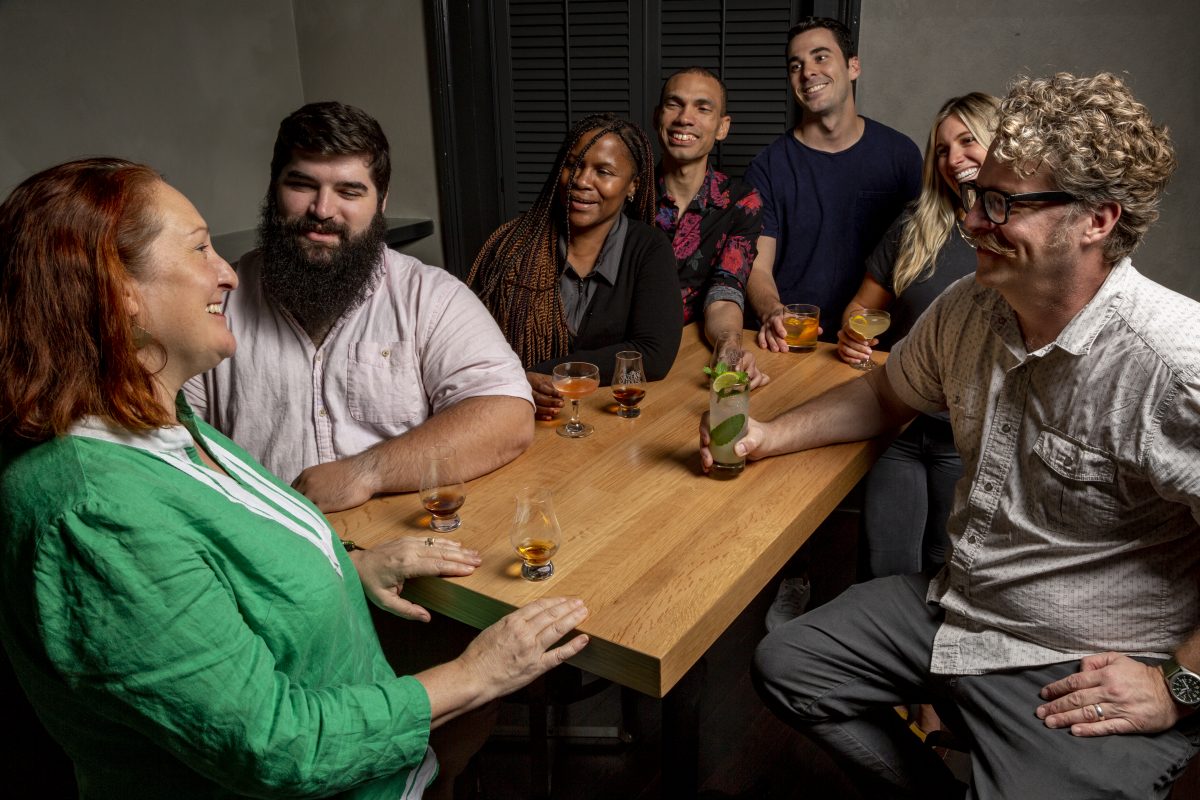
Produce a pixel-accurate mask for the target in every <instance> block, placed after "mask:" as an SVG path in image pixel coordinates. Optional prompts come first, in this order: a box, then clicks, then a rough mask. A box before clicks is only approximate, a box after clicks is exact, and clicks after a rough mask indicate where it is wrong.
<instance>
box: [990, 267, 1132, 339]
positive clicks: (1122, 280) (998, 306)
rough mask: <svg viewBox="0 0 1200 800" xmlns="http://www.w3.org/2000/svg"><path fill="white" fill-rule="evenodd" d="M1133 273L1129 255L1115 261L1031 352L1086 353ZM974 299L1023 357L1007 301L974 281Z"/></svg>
mask: <svg viewBox="0 0 1200 800" xmlns="http://www.w3.org/2000/svg"><path fill="white" fill-rule="evenodd" d="M1135 274H1136V273H1135V271H1134V268H1133V263H1132V262H1131V261H1130V260H1129V258H1128V257H1126V258H1123V259H1121V260H1120V261H1119V262H1117V265H1116V266H1115V267H1113V268H1112V270H1110V271H1109V273H1108V277H1106V278H1105V279H1104V283H1103V284H1101V285H1100V289H1099V290H1097V292H1096V294H1095V295H1094V296H1093V297H1092V299H1091V300H1089V301H1088V302H1087V305H1085V306H1084V307H1083V308H1081V309H1080V310H1079V313H1077V314H1076V315H1075V316H1074V317H1072V318H1071V321H1070V322H1068V323H1067V325H1066V327H1064V328H1063V329H1062V331H1060V332H1059V334H1058V336H1057V337H1055V339H1054V341H1052V342H1050V343H1049V344H1046V345H1044V346H1043V347H1041V348H1040V349H1038V350H1035V351H1034V353H1037V354H1040V355H1045V354H1046V353H1048V352H1049V351H1050V350H1051V349H1053V348H1057V349H1060V350H1065V351H1066V352H1068V353H1070V354H1071V355H1076V356H1080V355H1086V354H1087V353H1088V352H1089V351H1090V350H1091V348H1092V343H1093V342H1095V340H1096V337H1097V336H1099V335H1100V331H1101V330H1103V329H1104V326H1105V325H1107V324H1108V321H1109V320H1110V319H1112V316H1113V314H1115V313H1116V310H1117V307H1118V306H1119V305H1120V304H1121V301H1122V299H1123V298H1124V295H1125V292H1126V290H1127V288H1128V286H1129V281H1130V280H1132V278H1133V276H1134V275H1135ZM974 301H975V304H976V305H977V306H978V307H979V308H980V309H981V310H982V311H983V312H984V313H987V314H988V315H989V316H990V317H991V327H992V330H993V331H994V332H995V333H996V335H998V336H999V337H1000V338H1001V339H1003V340H1004V342H1005V344H1006V345H1007V346H1008V348H1009V350H1011V351H1012V352H1013V354H1014V355H1017V357H1018V359H1019V360H1024V358H1025V355H1026V350H1025V342H1024V340H1023V339H1022V338H1021V328H1020V326H1019V325H1018V324H1017V315H1016V313H1015V312H1014V311H1013V310H1012V306H1010V305H1009V304H1008V301H1006V300H1005V299H1004V297H1003V296H1002V295H1001V294H1000V293H999V292H997V291H995V290H994V289H988V288H985V287H982V286H978V285H976V293H975V296H974Z"/></svg>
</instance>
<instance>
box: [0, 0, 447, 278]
mask: <svg viewBox="0 0 1200 800" xmlns="http://www.w3.org/2000/svg"><path fill="white" fill-rule="evenodd" d="M335 10H336V13H335ZM0 75H2V76H3V80H0V197H4V196H7V194H8V193H9V191H11V190H12V188H13V187H14V186H15V185H16V184H17V183H19V182H20V181H21V180H23V179H24V178H26V177H28V176H29V175H30V174H32V173H34V172H36V171H38V170H40V169H43V168H45V167H48V166H51V165H53V164H57V163H60V162H62V161H67V160H69V159H73V158H79V157H82V156H88V155H115V156H122V157H125V158H130V159H133V160H135V161H144V162H146V163H148V164H150V165H151V166H153V167H155V168H157V169H159V170H160V171H162V172H164V173H165V174H166V176H167V180H168V181H169V182H170V183H171V184H173V185H174V186H175V187H176V188H178V189H179V190H180V191H182V192H183V193H184V194H185V195H187V196H188V197H189V198H190V199H191V200H192V202H193V203H195V205H196V207H197V208H198V209H199V210H200V213H201V214H202V215H204V217H205V219H207V220H208V223H209V226H210V227H211V229H212V231H213V233H214V234H222V233H229V232H232V231H236V230H241V229H245V228H253V227H254V226H255V225H256V224H257V220H258V209H259V205H260V203H261V201H262V197H263V194H264V193H265V191H266V188H267V180H268V177H269V162H270V158H271V146H272V143H273V142H274V140H275V132H276V130H277V128H278V126H279V121H280V120H281V119H282V118H283V117H284V116H286V115H287V114H288V113H290V112H291V111H293V110H294V109H296V108H298V107H299V106H301V105H303V104H304V103H305V102H310V101H313V100H327V99H339V100H344V101H347V102H351V103H355V104H357V105H361V106H362V107H363V108H365V109H366V110H367V111H369V112H371V113H372V114H374V115H375V116H376V117H378V118H379V120H380V122H381V123H382V124H383V127H384V130H385V131H386V132H387V134H388V137H389V138H390V140H391V143H392V152H393V161H394V162H395V163H394V166H393V175H392V186H391V190H390V191H389V201H388V214H389V216H418V217H429V218H432V219H434V220H435V222H436V219H437V216H438V215H437V183H436V168H435V163H434V155H433V152H434V151H433V133H432V126H433V121H432V117H433V115H432V111H431V109H430V106H429V89H428V85H427V84H428V77H427V75H428V70H427V67H426V64H425V49H424V26H423V22H422V17H421V0H352V2H340V3H339V2H333V0H254V2H244V1H243V0H179V1H178V2H176V1H174V0H173V1H172V2H154V0H104V1H103V2H84V1H83V0H0ZM404 249H406V250H408V251H409V252H413V253H414V254H416V255H418V257H421V258H423V259H425V260H427V261H429V262H430V263H434V264H438V263H441V244H440V241H439V240H438V237H437V235H435V236H433V237H429V238H428V239H426V240H422V241H421V242H417V243H414V244H413V245H410V246H409V247H407V248H404ZM223 255H226V256H228V257H230V258H234V257H236V256H237V255H240V254H238V253H224V254H223Z"/></svg>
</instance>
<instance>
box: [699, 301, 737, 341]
mask: <svg viewBox="0 0 1200 800" xmlns="http://www.w3.org/2000/svg"><path fill="white" fill-rule="evenodd" d="M742 319H743V315H742V309H741V307H739V306H738V304H737V303H735V302H733V301H732V300H714V301H713V302H711V303H709V304H708V308H706V309H704V338H706V339H708V343H709V345H710V346H712V347H714V348H715V347H716V346H717V342H719V341H720V340H721V338H722V337H724V336H734V337H736V338H737V341H738V346H739V347H740V346H741V341H742Z"/></svg>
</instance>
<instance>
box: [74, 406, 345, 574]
mask: <svg viewBox="0 0 1200 800" xmlns="http://www.w3.org/2000/svg"><path fill="white" fill-rule="evenodd" d="M67 433H68V434H69V435H71V436H81V437H84V438H88V439H96V440H99V441H104V442H111V443H113V444H121V445H125V446H127V447H133V448H136V449H138V450H141V451H143V452H146V453H149V454H150V455H152V456H155V457H156V458H159V459H161V460H162V461H164V462H166V463H167V464H170V465H171V466H173V467H175V468H176V469H178V470H179V471H181V472H183V473H184V474H185V475H187V476H188V477H190V478H192V479H193V480H196V481H197V482H199V483H201V484H203V485H205V486H207V487H209V488H210V489H213V490H214V491H216V492H218V493H220V494H221V495H223V496H224V497H225V498H226V499H228V500H229V501H231V502H234V503H237V504H238V505H241V506H243V507H245V508H246V509H248V510H249V511H251V512H253V513H254V514H257V515H258V516H260V517H264V518H266V519H270V520H272V521H273V522H276V523H278V524H280V525H282V526H283V527H285V528H287V529H288V530H290V531H292V533H295V534H296V535H298V536H300V537H301V538H303V539H305V540H306V541H308V542H309V544H311V545H313V546H314V547H316V548H317V549H318V550H320V551H321V552H322V553H323V554H324V555H325V557H326V558H327V559H328V560H329V562H330V564H331V565H332V566H333V569H334V571H335V572H336V573H337V574H338V575H339V576H340V575H341V574H342V565H341V562H339V561H338V555H337V548H338V547H339V546H340V545H338V544H335V542H336V538H337V537H336V536H335V535H334V533H333V529H332V528H330V527H329V524H328V522H326V521H325V518H324V517H323V516H321V514H320V513H319V512H317V511H314V510H313V509H312V508H311V507H310V506H308V505H307V504H305V503H303V502H301V501H299V500H298V499H296V498H295V497H293V496H291V495H290V494H289V493H288V492H287V491H285V490H283V489H282V488H280V487H278V486H276V485H274V484H273V483H272V482H271V481H268V480H266V479H265V478H263V477H262V476H261V475H259V474H258V473H257V472H256V471H255V470H254V468H253V467H252V466H250V465H249V464H247V463H245V462H244V461H243V460H241V459H240V458H238V457H237V456H235V455H234V454H233V453H231V452H230V451H229V450H227V449H226V448H224V447H222V446H221V445H220V444H218V443H217V442H215V441H213V440H212V439H210V438H209V437H207V436H204V434H202V433H199V432H197V433H198V435H199V436H200V437H201V438H203V439H204V444H205V446H206V449H207V450H208V451H209V453H210V454H211V456H212V458H213V459H214V460H215V461H216V462H217V463H218V464H220V465H221V468H222V469H224V470H225V473H226V474H222V473H220V472H217V471H216V470H211V469H208V468H207V467H202V466H200V465H198V464H196V463H195V462H194V461H192V459H191V457H190V456H189V455H188V453H187V449H188V448H189V447H193V446H194V440H193V438H192V434H191V432H190V431H189V430H188V429H187V428H185V427H184V426H182V425H172V426H171V427H168V428H155V429H153V430H149V431H144V432H135V431H130V430H127V429H125V428H121V427H119V426H116V425H113V424H112V423H111V422H109V421H108V420H104V419H101V418H100V417H95V416H89V417H84V418H82V419H80V420H79V421H77V422H76V423H75V424H74V425H72V426H71V428H70V429H69V430H68V431H67Z"/></svg>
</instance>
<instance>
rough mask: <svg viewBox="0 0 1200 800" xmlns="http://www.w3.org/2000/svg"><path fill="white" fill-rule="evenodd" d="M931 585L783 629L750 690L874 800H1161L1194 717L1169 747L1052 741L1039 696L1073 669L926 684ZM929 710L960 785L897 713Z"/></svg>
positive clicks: (770, 643)
mask: <svg viewBox="0 0 1200 800" xmlns="http://www.w3.org/2000/svg"><path fill="white" fill-rule="evenodd" d="M928 586H929V578H928V577H925V576H923V575H904V576H895V577H889V578H879V579H877V580H874V581H870V582H868V583H863V584H858V585H857V586H853V587H851V588H850V589H848V590H847V591H846V592H844V593H843V594H842V595H841V596H840V597H838V598H837V599H836V600H834V601H833V602H831V603H828V604H826V605H824V606H821V607H819V608H816V609H814V610H812V611H810V612H808V613H807V614H805V615H803V616H801V617H798V618H797V619H795V620H793V621H792V622H790V623H788V624H786V625H782V626H780V627H778V628H776V629H775V631H773V632H772V633H771V634H769V635H768V636H767V637H766V638H765V639H764V640H763V641H762V642H761V643H760V644H759V646H758V650H757V652H756V653H755V660H754V667H755V670H754V671H755V682H756V685H757V687H758V690H759V693H760V694H761V695H762V697H763V699H764V701H765V702H766V703H767V704H768V706H770V707H771V709H772V711H774V712H775V713H776V714H777V715H778V716H779V717H780V718H781V719H783V720H784V721H786V722H787V723H789V724H790V725H792V727H794V728H796V729H797V730H799V731H801V732H802V733H804V734H806V735H808V736H809V737H810V738H812V739H813V740H814V741H816V742H817V743H818V744H820V745H821V746H822V747H824V748H825V749H826V750H827V751H828V752H829V753H830V754H831V755H832V756H833V757H834V759H835V760H837V761H838V762H839V763H840V764H841V766H842V767H843V768H844V769H845V770H846V771H847V772H848V773H849V774H850V775H851V776H852V777H853V778H854V779H855V781H856V782H857V783H858V785H859V786H860V787H861V788H862V789H863V791H864V793H865V794H866V796H869V797H880V798H884V797H888V798H890V797H918V796H919V797H963V796H964V791H966V792H967V793H966V795H965V796H968V797H975V798H988V799H989V800H990V799H991V798H1018V800H1035V799H1036V798H1070V797H1078V798H1118V797H1128V798H1139V800H1144V798H1148V797H1166V796H1167V794H1168V792H1169V791H1170V787H1171V784H1172V783H1173V782H1174V780H1175V779H1176V778H1177V777H1179V775H1180V774H1181V773H1182V772H1183V770H1184V769H1185V768H1186V766H1187V764H1188V761H1189V760H1190V759H1191V757H1192V756H1193V755H1194V754H1195V753H1196V750H1197V748H1198V747H1200V720H1197V717H1200V714H1197V715H1193V716H1191V717H1189V718H1187V719H1185V720H1184V721H1182V722H1181V723H1180V724H1179V725H1177V726H1176V727H1175V728H1174V729H1172V730H1170V731H1164V732H1163V733H1158V734H1152V735H1147V736H1142V735H1127V736H1104V737H1097V738H1083V737H1077V736H1072V735H1071V733H1070V731H1069V730H1067V729H1055V730H1052V729H1050V728H1047V727H1046V726H1045V724H1043V722H1042V721H1041V720H1039V719H1038V718H1037V717H1036V716H1035V714H1034V710H1035V709H1036V708H1037V706H1038V705H1039V704H1040V703H1041V702H1042V701H1041V699H1040V698H1039V697H1038V691H1039V690H1040V689H1041V688H1042V687H1043V686H1045V685H1046V684H1048V683H1051V682H1053V681H1055V680H1058V679H1060V678H1063V677H1066V676H1067V675H1070V674H1072V673H1074V672H1077V671H1078V669H1079V664H1078V662H1067V663H1062V664H1053V665H1050V666H1046V667H1037V668H1032V669H1021V670H1010V671H1005V672H994V673H989V674H986V675H958V676H948V675H933V674H931V673H930V671H929V663H930V653H931V651H932V647H933V637H934V634H935V633H936V632H937V629H938V626H939V625H940V624H941V620H942V611H941V607H940V606H938V605H937V604H935V603H926V602H925V592H926V590H927V589H928ZM908 703H932V704H933V705H934V707H935V708H936V709H937V711H938V714H939V715H940V716H941V717H942V719H943V721H944V722H945V723H946V725H947V726H949V728H950V729H951V730H952V731H953V732H954V733H955V734H956V735H957V736H958V737H960V738H962V739H964V740H965V741H966V743H967V744H968V745H969V749H970V751H971V765H972V785H971V787H970V789H969V791H968V790H967V789H966V787H964V786H963V785H962V784H960V783H957V782H956V781H955V780H954V779H953V777H952V776H951V775H950V772H949V770H948V769H947V768H946V766H945V764H943V763H942V761H941V760H940V759H939V758H938V757H937V756H936V755H935V754H934V753H933V751H932V750H931V749H930V748H928V747H926V746H924V745H923V744H922V743H921V742H920V741H919V740H918V739H917V737H916V736H914V735H913V734H912V732H911V731H909V730H907V728H906V723H905V722H904V721H903V720H902V719H900V717H899V716H898V715H897V714H896V713H895V711H894V710H893V708H892V707H893V706H896V705H900V704H908Z"/></svg>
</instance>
